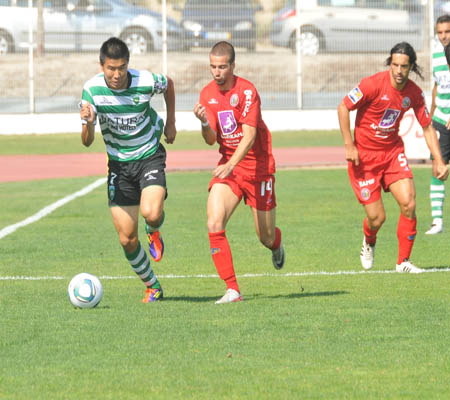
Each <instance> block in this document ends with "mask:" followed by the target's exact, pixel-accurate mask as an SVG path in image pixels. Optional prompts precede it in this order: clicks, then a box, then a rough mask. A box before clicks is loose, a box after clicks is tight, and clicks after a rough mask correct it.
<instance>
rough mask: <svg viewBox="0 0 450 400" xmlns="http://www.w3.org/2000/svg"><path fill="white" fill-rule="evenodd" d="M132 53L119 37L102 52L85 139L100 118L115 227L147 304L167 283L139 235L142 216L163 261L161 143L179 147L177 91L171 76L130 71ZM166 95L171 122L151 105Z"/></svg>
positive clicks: (88, 99)
mask: <svg viewBox="0 0 450 400" xmlns="http://www.w3.org/2000/svg"><path fill="white" fill-rule="evenodd" d="M129 60H130V53H129V50H128V47H127V45H126V44H125V43H124V42H123V41H122V40H120V39H118V38H114V37H113V38H110V39H108V40H107V41H106V42H104V43H103V44H102V47H101V48H100V67H101V70H102V72H101V73H99V74H97V75H96V76H94V77H93V78H91V79H90V80H89V81H87V82H86V83H85V85H84V87H83V94H82V101H81V110H80V117H81V122H82V130H81V141H82V143H83V144H84V145H85V146H90V145H91V144H92V142H93V141H94V135H95V124H96V122H97V120H98V122H99V123H100V129H101V133H102V136H103V141H104V142H105V146H106V152H107V154H108V181H107V190H108V202H109V207H110V210H111V215H112V219H113V223H114V226H115V228H116V231H117V233H118V235H119V240H120V244H121V245H122V247H123V250H124V252H125V256H126V259H127V261H128V263H129V264H130V266H131V267H132V269H133V270H134V272H135V273H136V274H137V275H138V276H139V278H140V279H141V280H142V281H143V282H144V284H145V285H146V287H147V289H146V293H145V297H144V299H143V300H142V302H144V303H149V302H153V301H157V300H161V299H162V298H163V290H162V288H161V285H160V283H159V281H158V279H157V277H156V275H155V273H154V272H153V270H152V267H151V266H150V258H149V257H148V255H147V253H146V252H145V250H144V249H143V248H142V246H141V244H140V242H139V237H138V219H139V212H140V213H141V214H142V216H143V217H144V221H145V229H146V233H147V237H148V241H149V252H150V255H151V257H152V258H153V259H154V260H155V261H159V260H160V259H161V257H162V255H163V252H164V242H163V240H162V237H161V235H160V232H159V229H160V227H161V225H162V224H163V222H164V200H165V198H166V197H167V188H166V176H165V167H166V151H165V149H164V146H163V145H162V144H161V143H160V139H161V136H162V135H164V136H165V141H166V143H169V144H170V143H173V142H174V140H175V136H176V133H177V130H176V127H175V90H174V85H173V81H172V80H171V79H170V78H169V77H168V76H165V75H162V74H155V73H151V72H149V71H145V70H143V71H138V70H134V69H129V68H128V63H129ZM155 94H163V95H164V100H165V104H166V110H167V117H166V122H165V124H164V121H163V120H162V119H161V117H160V116H159V115H158V114H157V113H156V111H155V110H154V109H153V108H152V106H151V104H150V100H151V98H152V97H153V95H155Z"/></svg>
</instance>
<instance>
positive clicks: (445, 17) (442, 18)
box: [436, 14, 450, 25]
mask: <svg viewBox="0 0 450 400" xmlns="http://www.w3.org/2000/svg"><path fill="white" fill-rule="evenodd" d="M445 22H450V15H448V14H444V15H441V16H440V17H439V18H438V19H437V20H436V25H437V24H443V23H445Z"/></svg>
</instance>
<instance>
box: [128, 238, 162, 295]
mask: <svg viewBox="0 0 450 400" xmlns="http://www.w3.org/2000/svg"><path fill="white" fill-rule="evenodd" d="M125 256H126V257H127V260H128V262H129V263H130V265H131V268H133V271H134V272H135V273H136V274H137V276H139V278H141V280H142V282H144V283H145V286H147V287H149V288H150V287H151V288H160V287H161V285H160V284H159V281H158V279H157V278H156V275H155V273H154V272H153V270H152V267H151V266H150V259H149V258H148V255H147V253H146V252H145V251H144V249H143V248H142V246H141V243H140V242H139V243H138V247H137V249H136V250H135V251H134V253H131V254H128V253H127V252H125Z"/></svg>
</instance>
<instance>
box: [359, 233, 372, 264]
mask: <svg viewBox="0 0 450 400" xmlns="http://www.w3.org/2000/svg"><path fill="white" fill-rule="evenodd" d="M374 258H375V245H373V246H372V245H370V244H368V243H366V237H365V236H364V238H363V243H362V247H361V265H362V267H363V268H364V269H370V268H372V267H373V259H374Z"/></svg>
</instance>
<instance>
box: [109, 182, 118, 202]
mask: <svg viewBox="0 0 450 400" xmlns="http://www.w3.org/2000/svg"><path fill="white" fill-rule="evenodd" d="M115 195H116V188H115V187H114V185H109V186H108V196H109V199H110V200H111V201H112V200H114V196H115Z"/></svg>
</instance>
